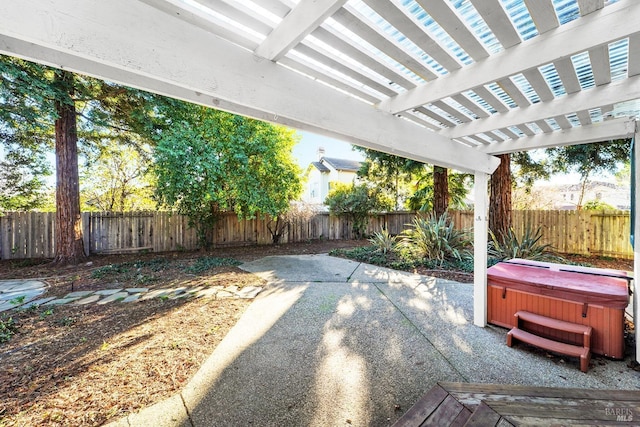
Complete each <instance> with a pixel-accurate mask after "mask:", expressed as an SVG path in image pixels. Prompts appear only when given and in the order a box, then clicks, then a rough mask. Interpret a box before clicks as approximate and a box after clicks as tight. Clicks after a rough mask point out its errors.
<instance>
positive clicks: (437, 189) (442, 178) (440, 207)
mask: <svg viewBox="0 0 640 427" xmlns="http://www.w3.org/2000/svg"><path fill="white" fill-rule="evenodd" d="M448 207H449V178H448V171H447V168H443V167H440V166H434V167H433V213H434V214H435V216H436V218H440V217H441V216H442V215H444V213H445V212H446V211H447V208H448Z"/></svg>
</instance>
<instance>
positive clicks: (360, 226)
mask: <svg viewBox="0 0 640 427" xmlns="http://www.w3.org/2000/svg"><path fill="white" fill-rule="evenodd" d="M324 202H325V203H326V204H327V205H328V206H329V212H331V214H333V215H336V216H338V217H343V218H347V219H348V220H350V221H352V223H353V234H354V236H355V238H356V239H359V238H361V237H363V236H364V234H365V231H366V229H367V223H368V221H369V215H370V214H372V213H376V212H382V211H385V210H389V209H392V208H393V201H392V200H391V199H390V198H389V197H388V196H385V195H384V194H382V193H381V192H380V191H377V190H374V189H371V188H369V187H367V185H365V184H361V185H355V184H343V183H339V182H338V183H335V185H334V186H333V189H332V190H331V191H330V192H329V195H328V196H327V198H326V199H325V201H324Z"/></svg>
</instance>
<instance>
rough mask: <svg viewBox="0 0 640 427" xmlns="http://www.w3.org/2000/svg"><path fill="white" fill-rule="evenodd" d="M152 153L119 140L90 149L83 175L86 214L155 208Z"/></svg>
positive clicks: (86, 153)
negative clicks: (151, 171)
mask: <svg viewBox="0 0 640 427" xmlns="http://www.w3.org/2000/svg"><path fill="white" fill-rule="evenodd" d="M148 150H150V148H149V147H142V146H141V147H139V148H133V147H131V146H128V145H122V144H121V143H120V142H115V141H112V142H110V143H107V144H106V145H105V146H103V147H100V148H99V149H95V150H91V151H90V150H86V151H85V157H86V162H85V164H84V167H83V168H82V169H81V176H80V186H81V193H82V200H83V211H117V212H127V211H142V210H153V209H155V207H156V203H155V201H154V200H153V188H152V185H153V182H152V181H153V180H152V175H151V174H150V173H148V169H149V167H150V159H149V156H150V153H148V152H147V151H148Z"/></svg>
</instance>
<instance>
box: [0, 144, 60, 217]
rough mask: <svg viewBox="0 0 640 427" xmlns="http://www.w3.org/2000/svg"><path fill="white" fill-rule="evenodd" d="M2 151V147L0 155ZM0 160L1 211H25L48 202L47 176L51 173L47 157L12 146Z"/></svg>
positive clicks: (7, 148) (6, 148)
mask: <svg viewBox="0 0 640 427" xmlns="http://www.w3.org/2000/svg"><path fill="white" fill-rule="evenodd" d="M1 151H2V148H0V152H1ZM2 157H3V158H2V160H0V211H26V210H31V209H39V208H42V207H43V205H44V203H45V200H46V199H45V190H46V184H45V182H44V177H45V175H49V174H51V172H50V171H49V165H48V162H47V159H46V158H45V157H44V154H43V153H41V152H38V151H35V152H34V150H31V149H29V148H28V147H26V148H25V147H21V146H19V145H13V144H11V145H9V146H7V147H5V149H4V155H3V156H2Z"/></svg>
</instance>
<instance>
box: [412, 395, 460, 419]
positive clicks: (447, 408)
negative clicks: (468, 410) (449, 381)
mask: <svg viewBox="0 0 640 427" xmlns="http://www.w3.org/2000/svg"><path fill="white" fill-rule="evenodd" d="M463 409H464V405H463V404H462V403H460V402H458V401H457V400H456V398H455V397H453V396H451V395H447V397H446V398H445V399H444V400H443V401H442V403H441V404H440V406H438V407H437V408H436V409H435V410H434V411H433V412H432V413H431V415H430V416H429V417H428V418H427V419H426V420H425V421H424V422H423V423H422V424H420V427H440V426H443V425H447V426H448V425H451V423H453V421H454V420H455V419H456V418H457V417H458V415H459V414H460V412H462V410H463Z"/></svg>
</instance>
